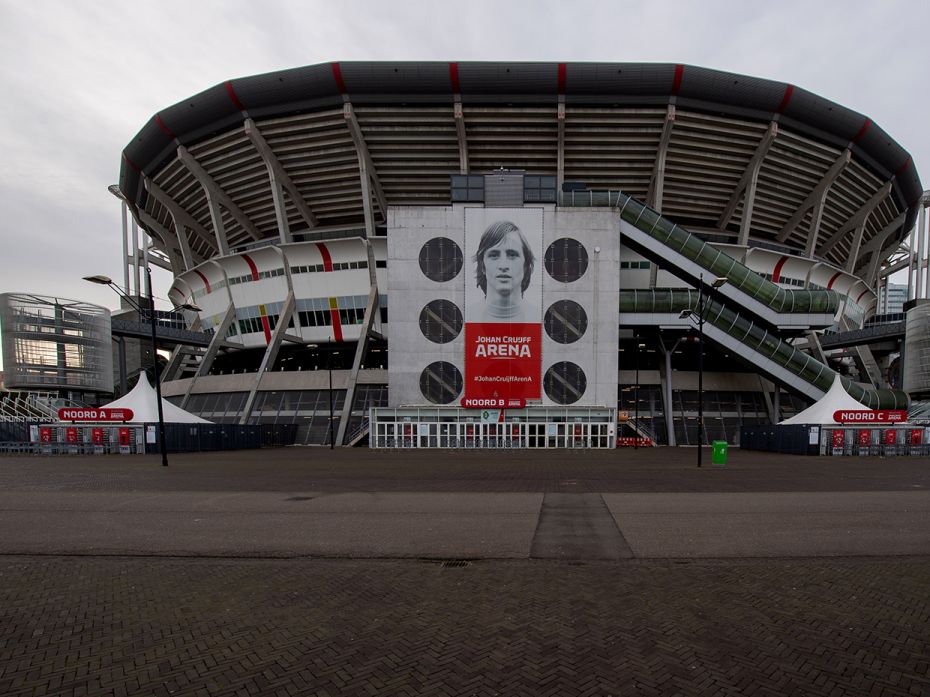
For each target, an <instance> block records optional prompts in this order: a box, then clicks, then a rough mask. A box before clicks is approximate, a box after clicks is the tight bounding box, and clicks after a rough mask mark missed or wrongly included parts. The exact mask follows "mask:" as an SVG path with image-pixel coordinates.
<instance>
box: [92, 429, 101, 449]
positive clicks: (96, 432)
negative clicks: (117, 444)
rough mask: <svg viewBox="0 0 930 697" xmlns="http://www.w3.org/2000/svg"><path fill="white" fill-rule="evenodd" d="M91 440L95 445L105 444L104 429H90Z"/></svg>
mask: <svg viewBox="0 0 930 697" xmlns="http://www.w3.org/2000/svg"><path fill="white" fill-rule="evenodd" d="M90 434H91V440H92V441H93V443H94V445H103V429H102V428H92V429H90Z"/></svg>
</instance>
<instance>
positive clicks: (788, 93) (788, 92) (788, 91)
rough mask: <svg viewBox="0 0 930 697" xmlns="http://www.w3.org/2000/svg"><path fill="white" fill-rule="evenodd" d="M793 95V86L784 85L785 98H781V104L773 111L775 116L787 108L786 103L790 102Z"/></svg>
mask: <svg viewBox="0 0 930 697" xmlns="http://www.w3.org/2000/svg"><path fill="white" fill-rule="evenodd" d="M793 95H794V85H785V96H784V97H782V98H781V104H779V105H778V108H777V109H776V110H775V113H776V114H780V113H782V112H783V111H784V110H785V109H786V108H787V107H788V102H790V101H791V97H792V96H793Z"/></svg>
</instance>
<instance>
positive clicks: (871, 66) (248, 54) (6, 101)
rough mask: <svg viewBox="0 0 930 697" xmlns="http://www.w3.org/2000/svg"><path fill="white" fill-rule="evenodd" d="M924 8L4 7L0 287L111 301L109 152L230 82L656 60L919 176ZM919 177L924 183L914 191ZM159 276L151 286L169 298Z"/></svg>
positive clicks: (113, 176)
mask: <svg viewBox="0 0 930 697" xmlns="http://www.w3.org/2000/svg"><path fill="white" fill-rule="evenodd" d="M928 8H930V3H920V2H903V1H899V2H894V1H887V0H882V1H875V0H871V1H869V2H864V1H858V0H852V1H850V0H846V1H845V2H825V1H813V0H805V1H804V2H774V3H772V2H753V1H752V0H743V1H733V2H722V1H717V2H708V1H706V0H702V1H701V2H685V1H681V2H674V1H662V0H640V1H639V2H583V1H580V0H576V1H574V2H568V1H566V0H561V1H559V2H529V1H526V2H506V1H505V0H494V1H493V2H486V1H482V0H468V1H467V2H454V3H453V2H442V1H441V0H432V1H431V2H405V1H404V0H379V1H376V2H352V1H350V0H345V1H344V2H332V0H327V2H313V1H310V0H304V1H302V2H296V1H294V2H286V1H275V0H262V1H256V0H248V1H244V0H229V1H227V2H219V1H212V2H206V1H203V0H183V1H182V2H179V1H177V0H161V1H160V2H157V3H138V2H128V1H127V0H120V1H119V2H116V1H110V0H94V1H93V2H91V1H90V0H67V1H58V0H33V1H32V2H27V0H0V154H2V167H0V208H2V209H0V235H2V248H0V249H2V258H3V266H2V281H0V292H9V291H24V292H34V293H41V294H48V295H60V296H63V297H67V298H74V299H81V300H87V301H90V302H96V303H100V304H104V305H107V306H110V307H113V306H115V304H116V303H115V296H114V295H113V294H112V292H111V291H109V290H108V289H106V288H103V287H96V286H91V285H90V284H87V283H85V282H82V281H81V280H80V278H81V277H82V276H85V275H89V274H93V273H103V274H106V275H108V276H111V277H112V278H113V279H115V280H117V281H118V282H121V279H122V267H121V265H120V210H119V202H118V201H117V199H115V198H114V197H113V196H112V195H110V194H109V193H108V192H107V186H108V185H109V184H113V183H115V182H116V181H117V178H118V173H119V166H120V153H121V151H122V149H123V147H124V146H125V145H126V143H128V142H129V140H130V139H131V138H132V137H133V136H134V135H135V134H136V133H137V132H138V131H139V129H140V128H141V127H142V125H143V124H144V123H145V122H146V121H147V120H148V119H149V117H151V116H152V115H153V114H154V113H156V112H157V111H159V110H160V109H163V108H164V107H166V106H168V105H170V104H173V103H175V102H177V101H179V100H181V99H183V98H185V97H188V96H190V95H192V94H194V93H196V92H199V91H200V90H203V89H205V88H206V87H209V86H211V85H214V84H216V83H219V82H223V81H225V80H227V79H230V78H234V77H241V76H246V75H253V74H257V73H263V72H268V71H272V70H278V69H283V68H291V67H295V66H299V65H308V64H314V63H320V62H328V61H333V60H337V61H338V60H462V61H464V60H514V61H517V60H519V61H654V62H664V63H687V64H692V65H700V66H705V67H709V68H717V69H721V70H728V71H733V72H737V73H744V74H748V75H756V76H759V77H765V78H770V79H773V80H779V81H784V82H790V83H793V84H795V85H798V86H800V87H803V88H806V89H808V90H811V91H813V92H816V93H817V94H820V95H822V96H824V97H827V98H829V99H832V100H834V101H836V102H839V103H840V104H843V105H846V106H848V107H850V108H852V109H855V110H856V111H859V112H862V113H864V114H866V115H868V116H869V117H871V118H872V119H873V120H874V121H876V122H877V123H878V124H880V125H881V126H882V127H883V128H885V130H886V131H887V132H888V133H889V134H890V135H891V136H892V137H893V138H895V139H896V140H897V141H898V142H899V143H901V144H902V145H903V146H904V148H905V149H907V150H908V151H910V153H911V155H912V156H913V158H914V161H915V162H916V164H917V167H918V171H920V172H921V173H923V174H924V176H925V177H927V174H926V173H927V172H928V171H930V135H928V131H930V129H928V127H927V126H926V125H925V122H926V120H927V115H928V113H930V110H928V90H927V88H926V87H925V84H926V75H927V73H926V71H927V69H928V67H930V60H928V58H930V49H928V46H930V42H928V41H927V39H926V36H925V34H926V31H927V28H928V27H930V21H928V20H930V9H928ZM928 183H930V178H926V179H925V186H926V185H927V184H928ZM168 285H169V278H168V275H167V274H160V275H159V277H157V279H156V294H158V295H161V296H164V295H165V292H166V291H167V288H168Z"/></svg>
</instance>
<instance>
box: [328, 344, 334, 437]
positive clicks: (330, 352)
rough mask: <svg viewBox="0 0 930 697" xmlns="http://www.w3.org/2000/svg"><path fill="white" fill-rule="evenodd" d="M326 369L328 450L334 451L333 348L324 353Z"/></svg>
mask: <svg viewBox="0 0 930 697" xmlns="http://www.w3.org/2000/svg"><path fill="white" fill-rule="evenodd" d="M326 369H327V370H328V371H329V449H330V450H335V449H336V436H335V433H336V432H335V430H334V429H333V347H332V346H331V345H330V346H329V347H328V348H327V352H326Z"/></svg>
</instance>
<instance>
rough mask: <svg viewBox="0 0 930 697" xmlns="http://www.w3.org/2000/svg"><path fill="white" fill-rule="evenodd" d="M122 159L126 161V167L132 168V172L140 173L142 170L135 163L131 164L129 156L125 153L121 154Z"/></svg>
mask: <svg viewBox="0 0 930 697" xmlns="http://www.w3.org/2000/svg"><path fill="white" fill-rule="evenodd" d="M123 159H124V160H126V164H127V165H129V166H130V167H132V168H133V169H134V170H136V171H137V172H141V171H142V168H141V167H140V166H139V165H137V164H136V163H135V162H133V161H132V160H130V159H129V155H127V154H126V153H123Z"/></svg>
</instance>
